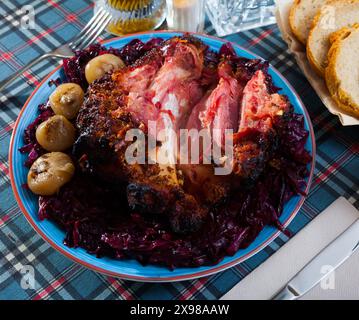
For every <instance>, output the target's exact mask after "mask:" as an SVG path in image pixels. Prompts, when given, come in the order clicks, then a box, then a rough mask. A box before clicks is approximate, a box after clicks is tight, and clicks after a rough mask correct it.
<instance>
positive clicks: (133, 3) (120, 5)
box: [108, 0, 151, 11]
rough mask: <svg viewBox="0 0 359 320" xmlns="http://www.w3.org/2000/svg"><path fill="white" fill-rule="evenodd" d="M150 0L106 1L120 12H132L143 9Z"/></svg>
mask: <svg viewBox="0 0 359 320" xmlns="http://www.w3.org/2000/svg"><path fill="white" fill-rule="evenodd" d="M150 3H151V0H108V4H109V5H110V6H111V7H112V8H114V9H117V10H121V11H134V10H139V9H143V8H144V7H146V6H147V5H148V4H150Z"/></svg>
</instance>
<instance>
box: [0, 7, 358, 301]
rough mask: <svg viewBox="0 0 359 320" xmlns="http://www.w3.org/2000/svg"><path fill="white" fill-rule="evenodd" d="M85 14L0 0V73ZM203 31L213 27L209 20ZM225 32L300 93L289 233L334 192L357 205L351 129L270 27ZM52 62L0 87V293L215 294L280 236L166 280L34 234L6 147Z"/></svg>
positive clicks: (74, 26) (56, 39)
mask: <svg viewBox="0 0 359 320" xmlns="http://www.w3.org/2000/svg"><path fill="white" fill-rule="evenodd" d="M26 4H31V5H32V6H33V8H34V9H35V26H34V27H35V28H34V29H31V28H30V29H21V28H20V27H19V21H20V19H21V17H22V13H21V12H20V11H19V9H21V8H22V7H23V6H24V5H26ZM91 15H92V1H90V0H76V1H73V0H63V1H57V0H48V1H43V0H41V1H40V0H8V1H0V17H1V19H0V61H1V63H0V80H2V79H4V78H5V77H7V76H8V75H10V74H11V73H13V72H14V71H16V70H17V69H18V68H20V67H21V66H23V65H24V64H26V63H27V62H28V61H30V60H32V59H33V58H35V57H36V56H39V55H40V54H42V53H44V52H47V51H50V50H52V49H54V48H56V47H58V46H59V45H61V44H63V43H65V42H67V41H68V40H69V39H70V38H72V37H73V36H74V35H76V34H77V33H78V32H79V30H81V28H82V27H83V26H84V25H85V24H86V22H87V21H88V20H89V19H90V17H91ZM206 32H207V33H210V34H215V33H214V31H213V29H212V28H211V27H208V28H207V29H206ZM105 37H106V38H110V35H108V34H106V35H105ZM226 38H227V39H228V40H230V41H233V42H236V43H238V44H240V45H242V46H243V47H245V48H248V49H250V50H252V51H253V52H255V53H257V54H258V55H260V56H262V57H263V58H265V59H267V60H269V61H270V63H272V64H273V65H274V66H275V67H277V68H278V69H279V71H280V72H282V74H283V75H284V76H285V77H286V78H287V79H288V80H289V82H290V83H291V84H292V85H293V86H294V87H295V89H296V90H297V92H298V93H299V95H300V96H301V97H302V99H303V101H304V103H305V105H306V107H307V109H308V111H309V113H310V116H311V119H312V121H313V125H314V129H315V135H316V141H317V163H316V170H315V175H314V179H313V184H312V188H311V192H310V194H309V196H308V198H307V199H306V201H305V203H304V205H303V207H302V209H301V211H300V212H299V214H298V215H297V216H296V218H295V219H294V221H293V222H292V223H291V224H290V226H289V230H290V231H291V233H292V234H295V233H296V232H298V231H299V230H300V229H301V228H303V227H304V226H305V225H306V224H307V223H308V222H310V221H311V220H312V219H313V218H314V217H315V216H316V215H317V214H319V213H320V212H321V211H322V210H323V209H325V208H326V207H327V206H328V205H329V204H330V203H331V202H333V201H334V200H335V199H336V198H338V197H339V196H341V195H342V196H344V197H345V198H347V199H348V200H349V201H350V202H351V203H352V204H354V206H356V207H357V208H358V209H359V155H358V151H359V143H358V141H359V140H358V139H359V128H358V127H342V126H341V125H340V123H339V121H338V119H337V118H336V117H335V116H333V115H331V114H330V113H329V112H328V111H327V109H325V107H324V106H323V104H322V103H321V101H320V100H319V98H318V97H317V95H316V94H315V92H314V91H313V89H312V88H311V87H310V85H309V84H308V82H307V81H306V79H305V78H304V76H303V75H302V73H301V72H300V71H299V69H298V67H297V65H296V64H295V62H294V60H293V58H292V57H291V55H290V54H289V52H288V50H287V46H286V44H285V43H284V42H283V41H282V39H281V36H280V33H279V31H278V28H277V26H275V25H274V26H270V27H265V28H258V29H254V30H251V31H247V32H243V33H238V34H235V35H231V36H228V37H226ZM58 63H59V61H54V60H51V61H47V62H44V63H42V64H39V65H37V66H36V67H34V68H33V69H31V70H30V71H29V72H26V73H25V74H24V75H23V76H22V77H20V78H19V79H18V80H17V81H15V82H14V83H13V84H12V85H11V86H9V87H8V88H7V89H6V90H5V91H4V92H1V93H0V299H117V298H119V299H218V298H219V297H221V296H222V295H223V294H224V293H225V292H227V291H228V290H229V289H230V288H232V287H233V286H234V285H235V284H236V283H237V282H238V281H240V280H241V279H242V278H243V277H245V276H246V275H247V274H248V273H249V272H251V271H252V270H253V269H254V268H256V267H257V266H258V265H259V264H261V263H262V262H263V261H264V260H265V259H266V258H268V257H269V256H270V255H271V254H272V253H273V252H275V251H276V250H278V249H279V248H280V246H281V245H283V244H284V243H285V242H286V241H287V240H288V238H287V237H286V236H285V235H284V234H282V235H280V236H279V237H278V238H277V239H276V240H275V241H274V242H273V243H271V244H270V245H269V246H267V247H266V248H265V249H264V250H262V251H261V252H260V253H258V254H256V255H255V256H253V257H252V258H250V259H249V260H247V261H245V262H244V263H241V264H239V265H237V266H236V267H234V268H231V269H229V270H227V271H224V272H221V273H218V274H216V275H213V276H210V277H206V278H201V279H198V280H193V281H184V282H177V283H168V284H150V283H140V282H130V281H124V280H119V279H114V278H111V277H108V276H104V275H101V274H98V273H95V272H93V271H90V270H88V269H86V268H84V267H81V266H80V265H78V264H76V263H73V262H72V261H70V260H69V259H67V258H65V257H64V256H62V255H61V254H60V253H58V252H56V251H55V250H54V249H53V248H51V247H50V246H49V245H48V244H47V243H46V242H44V241H43V240H42V239H41V238H40V236H38V235H37V234H36V233H35V231H34V230H33V229H32V228H31V226H30V225H29V224H28V223H27V221H26V220H25V217H24V216H23V214H22V213H21V211H20V209H19V207H18V206H17V204H16V201H15V199H14V196H13V193H12V190H11V186H10V180H9V163H8V147H9V142H10V136H11V132H12V128H13V126H14V122H15V120H16V117H17V115H18V113H19V111H20V109H21V107H22V106H23V104H24V102H25V100H26V99H27V97H28V96H29V95H30V93H31V91H32V90H33V89H34V86H35V85H36V84H38V83H39V81H40V80H41V79H42V78H43V77H44V76H45V75H46V74H48V72H49V71H51V70H52V69H53V68H54V67H55V65H57V64H58ZM338 219H340V212H338ZM318 236H320V235H318ZM24 265H30V266H32V267H33V268H34V270H35V288H34V289H32V288H29V289H23V288H22V287H23V286H21V279H22V274H21V272H20V270H21V269H22V266H24ZM268 276H270V275H268ZM238 298H240V297H238Z"/></svg>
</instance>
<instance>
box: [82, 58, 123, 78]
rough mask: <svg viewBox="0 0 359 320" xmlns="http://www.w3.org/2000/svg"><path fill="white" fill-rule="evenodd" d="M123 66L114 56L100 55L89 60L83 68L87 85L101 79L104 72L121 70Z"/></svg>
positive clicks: (119, 59)
mask: <svg viewBox="0 0 359 320" xmlns="http://www.w3.org/2000/svg"><path fill="white" fill-rule="evenodd" d="M124 66H125V64H124V63H123V61H122V60H121V58H119V57H117V56H115V55H114V54H109V53H106V54H102V55H100V56H97V57H96V58H93V59H92V60H90V61H89V62H88V63H87V65H86V67H85V76H86V80H87V82H88V83H92V82H94V81H95V80H97V79H99V78H101V77H102V76H103V75H104V74H105V73H106V72H109V71H111V70H117V69H120V68H123V67H124Z"/></svg>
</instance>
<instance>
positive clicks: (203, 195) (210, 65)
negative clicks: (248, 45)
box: [73, 36, 289, 233]
mask: <svg viewBox="0 0 359 320" xmlns="http://www.w3.org/2000/svg"><path fill="white" fill-rule="evenodd" d="M206 50H207V49H206V46H205V45H203V44H202V43H201V42H200V41H198V40H197V39H194V38H191V37H189V36H185V37H182V38H178V37H175V38H172V39H170V40H168V41H166V42H164V43H163V44H162V45H161V46H158V47H156V48H154V49H153V50H151V51H150V52H148V53H147V54H146V55H145V56H143V57H142V58H140V59H138V60H136V62H135V63H134V64H132V65H129V66H127V67H125V68H123V69H121V70H117V71H115V72H114V73H112V74H107V75H105V76H104V77H103V78H101V79H99V80H97V81H95V82H94V83H92V84H91V85H90V87H89V89H88V91H87V93H86V97H85V102H84V104H83V106H82V107H81V110H80V112H79V116H78V118H77V121H76V125H77V128H78V130H79V133H80V136H79V139H78V141H77V142H76V143H75V146H74V152H73V153H74V156H75V157H76V158H77V159H78V163H79V165H80V167H81V168H82V169H83V171H85V172H87V173H90V174H95V175H96V176H97V177H100V178H101V179H104V180H106V181H108V182H111V183H113V184H115V185H119V186H121V188H119V190H123V189H126V190H127V200H128V205H129V208H130V209H131V210H133V211H136V212H139V213H142V214H144V215H148V214H156V215H161V216H162V217H167V218H168V221H169V224H170V225H171V226H172V229H173V230H174V231H175V232H178V233H183V232H193V231H195V230H198V229H199V228H200V227H201V225H202V224H203V223H204V222H205V221H206V219H207V216H209V213H210V212H211V210H212V209H213V208H214V207H216V206H218V205H219V204H220V203H223V202H224V201H225V200H226V199H227V198H228V196H229V195H230V194H231V193H233V192H234V190H235V189H236V188H237V187H238V186H239V185H241V184H242V183H244V182H243V181H248V180H251V181H254V180H256V179H257V178H258V177H259V175H260V174H261V172H262V170H263V168H264V167H265V166H266V165H267V163H268V161H269V158H270V155H271V154H272V152H273V150H275V145H276V133H275V128H273V123H274V119H275V117H278V116H282V115H284V114H285V113H286V112H287V111H288V109H289V104H288V102H287V100H286V99H285V98H284V97H282V96H280V95H279V94H277V93H273V91H272V90H271V88H268V83H271V82H270V81H268V78H267V77H268V76H267V73H266V72H265V71H263V70H264V69H265V64H264V63H262V62H260V61H259V60H247V59H235V58H233V57H232V58H229V57H226V56H223V57H222V59H212V58H211V57H210V56H209V55H208V54H207V55H205V52H206ZM219 61H221V62H219ZM149 121H153V122H154V123H155V124H156V127H157V133H158V131H160V130H162V129H164V130H163V132H164V133H167V135H166V134H165V135H164V136H157V135H156V136H155V137H154V138H156V141H155V145H151V146H150V145H149V144H148V143H147V141H146V145H145V147H144V149H145V151H144V152H145V155H146V160H147V161H146V163H145V164H143V163H128V161H127V159H126V152H128V150H129V146H130V145H132V141H126V139H125V137H126V134H127V133H128V130H130V129H141V130H142V132H143V135H144V137H145V138H149V137H152V138H153V136H152V135H153V133H152V132H151V130H150V127H149ZM181 129H196V130H198V131H200V130H201V129H206V130H208V132H209V133H210V134H212V136H213V140H211V141H210V144H209V146H208V145H206V146H204V145H203V144H200V143H199V141H197V143H198V144H199V147H200V153H199V159H200V161H202V160H203V159H204V158H206V159H207V156H209V155H211V148H212V147H213V146H214V145H218V146H221V147H223V146H224V138H225V130H226V129H232V130H233V132H234V134H233V143H234V145H233V159H232V168H233V171H232V174H230V175H226V176H216V175H215V174H214V172H215V165H214V163H213V159H212V160H211V159H209V160H210V161H209V162H207V163H203V162H200V163H199V164H192V163H191V161H192V158H191V157H190V158H189V159H188V160H189V163H187V164H186V163H181V164H178V157H179V155H178V153H177V151H178V149H177V147H178V145H179V141H178V138H177V137H178V136H179V135H178V134H179V131H180V130H181ZM215 129H216V131H218V132H219V134H218V135H213V132H214V130H215ZM169 132H172V133H174V134H177V136H176V135H174V136H173V137H171V136H170V135H169V134H168V133H169ZM194 142H196V141H194V140H192V138H190V139H189V146H188V147H189V148H190V147H191V145H192V143H194ZM204 149H205V150H204ZM139 152H140V151H139V150H137V151H136V152H135V153H136V154H137V153H139ZM189 153H190V152H189ZM159 156H161V157H159ZM158 159H161V161H160V162H159V161H156V160H158ZM148 160H152V162H150V163H149V162H148ZM207 160H208V159H207Z"/></svg>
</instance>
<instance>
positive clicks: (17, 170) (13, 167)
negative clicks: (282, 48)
mask: <svg viewBox="0 0 359 320" xmlns="http://www.w3.org/2000/svg"><path fill="white" fill-rule="evenodd" d="M175 35H180V33H176V32H149V33H141V34H135V35H130V36H126V37H121V38H114V39H111V40H109V41H106V42H104V45H105V46H106V47H114V48H121V47H122V46H124V45H125V44H127V43H128V42H129V41H131V40H132V39H135V38H139V39H141V40H142V41H144V42H146V41H148V40H149V39H151V38H154V37H161V38H164V39H168V38H171V37H173V36H175ZM195 36H197V37H198V38H200V39H201V40H202V41H203V42H204V43H206V44H207V45H209V46H210V48H211V49H213V50H216V51H218V50H219V48H220V47H221V46H222V44H223V43H224V42H225V41H223V40H221V39H217V38H213V37H208V36H204V35H199V34H198V35H195ZM233 46H234V48H235V50H236V53H237V54H238V55H239V56H243V57H246V58H258V56H256V55H254V54H252V53H251V52H249V51H247V50H245V49H243V48H241V47H239V46H237V45H235V44H233ZM269 73H270V74H271V75H272V77H273V81H274V84H275V85H276V86H278V87H280V88H282V91H281V93H283V94H285V95H287V96H288V98H289V100H290V102H291V103H292V105H293V106H294V109H295V111H296V112H297V113H301V114H303V115H304V117H305V127H306V129H307V130H308V131H309V132H310V135H309V138H308V142H307V145H306V148H307V150H309V152H310V153H311V154H312V156H313V162H312V163H311V165H310V168H309V169H310V176H309V178H308V187H307V190H306V191H309V186H310V182H311V178H312V174H313V170H314V158H315V139H314V134H313V128H312V124H311V122H310V119H309V116H308V113H307V111H306V109H305V107H304V105H303V103H302V102H301V100H300V98H299V97H298V95H297V94H296V92H295V91H294V89H293V88H292V87H291V85H290V84H289V83H288V82H287V81H286V80H285V79H284V78H283V76H282V75H281V74H280V73H279V72H278V71H277V70H275V69H274V68H273V67H270V69H269ZM58 77H60V78H64V72H63V69H62V67H58V68H57V69H55V70H54V71H53V72H51V73H50V74H49V75H48V76H47V77H46V78H45V79H44V80H43V81H42V82H41V83H40V84H39V85H38V86H37V88H36V89H35V91H34V92H33V93H32V95H31V96H30V97H29V99H28V100H27V102H26V103H25V105H24V107H23V109H22V110H21V112H20V114H19V117H18V119H17V121H16V124H15V128H14V131H13V134H12V139H11V143H10V152H9V160H10V175H11V183H12V188H13V191H14V194H15V197H16V200H17V202H18V204H19V206H20V208H21V210H22V211H23V213H24V214H25V216H26V218H27V220H28V221H29V222H30V224H31V225H32V226H33V227H34V229H35V230H36V231H37V232H38V233H39V234H40V235H41V236H42V237H43V238H44V239H45V240H46V241H47V242H49V243H50V245H52V246H53V247H54V248H55V249H57V250H58V251H60V252H61V253H63V254H64V255H65V256H67V257H68V258H70V259H72V260H74V261H76V262H78V263H80V264H81V265H84V266H86V267H88V268H90V269H92V270H95V271H98V272H102V273H105V274H108V275H111V276H115V277H120V278H123V279H129V280H138V281H152V282H162V281H178V280H187V279H193V278H198V277H202V276H207V275H210V274H213V273H216V272H219V271H223V270H225V269H227V268H230V267H232V266H234V265H236V264H238V263H240V262H243V261H244V260H246V259H248V258H249V257H251V256H252V255H254V254H255V253H257V252H259V251H260V250H262V249H263V248H264V247H265V246H266V245H268V244H269V243H270V242H271V241H273V240H274V239H275V238H276V237H277V236H278V235H279V233H280V232H279V231H278V229H276V228H274V227H271V226H266V227H265V228H264V229H263V230H262V232H261V233H260V234H259V235H258V236H257V238H256V239H255V240H254V241H253V242H252V243H251V245H250V246H248V247H247V248H246V249H241V250H239V251H238V252H237V253H236V254H235V255H234V256H232V257H226V258H224V259H223V260H222V261H221V262H220V263H218V264H217V265H214V266H203V267H196V268H177V269H175V270H174V271H171V270H169V269H167V268H166V267H160V266H155V265H148V266H142V265H141V264H140V263H138V262H137V261H135V260H114V259H110V258H106V257H104V258H101V259H98V258H96V257H95V256H94V255H92V254H89V253H87V252H86V251H85V250H83V249H82V248H76V249H74V248H68V247H66V246H65V245H64V244H63V243H62V242H63V239H64V237H65V233H64V231H62V230H61V229H60V228H59V227H57V226H56V225H55V224H54V223H53V222H51V221H47V220H45V221H40V220H39V219H38V217H37V212H38V203H37V197H36V196H34V195H33V194H32V193H31V192H30V191H29V190H26V189H24V188H22V187H21V185H22V184H23V183H24V182H26V177H27V171H28V169H27V168H25V167H24V166H23V163H24V161H25V158H26V155H23V154H21V153H20V152H19V151H18V149H19V148H20V147H21V146H22V145H23V132H24V129H25V128H26V127H27V126H28V125H29V124H30V123H31V122H32V121H33V120H34V119H35V117H36V115H37V107H38V105H39V104H40V103H43V102H45V101H46V99H47V98H48V97H49V95H50V94H51V92H52V91H53V90H54V87H53V86H51V87H49V86H48V84H47V82H48V81H49V80H50V79H56V78H58ZM303 202H304V197H302V196H295V197H293V198H292V199H291V200H290V201H289V202H288V203H287V204H286V205H285V207H284V211H283V214H282V216H281V218H280V222H281V223H282V224H283V225H284V226H287V225H288V224H289V223H290V222H291V221H292V219H293V218H294V217H295V215H296V213H297V212H298V210H299V209H300V207H301V205H302V204H303Z"/></svg>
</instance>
